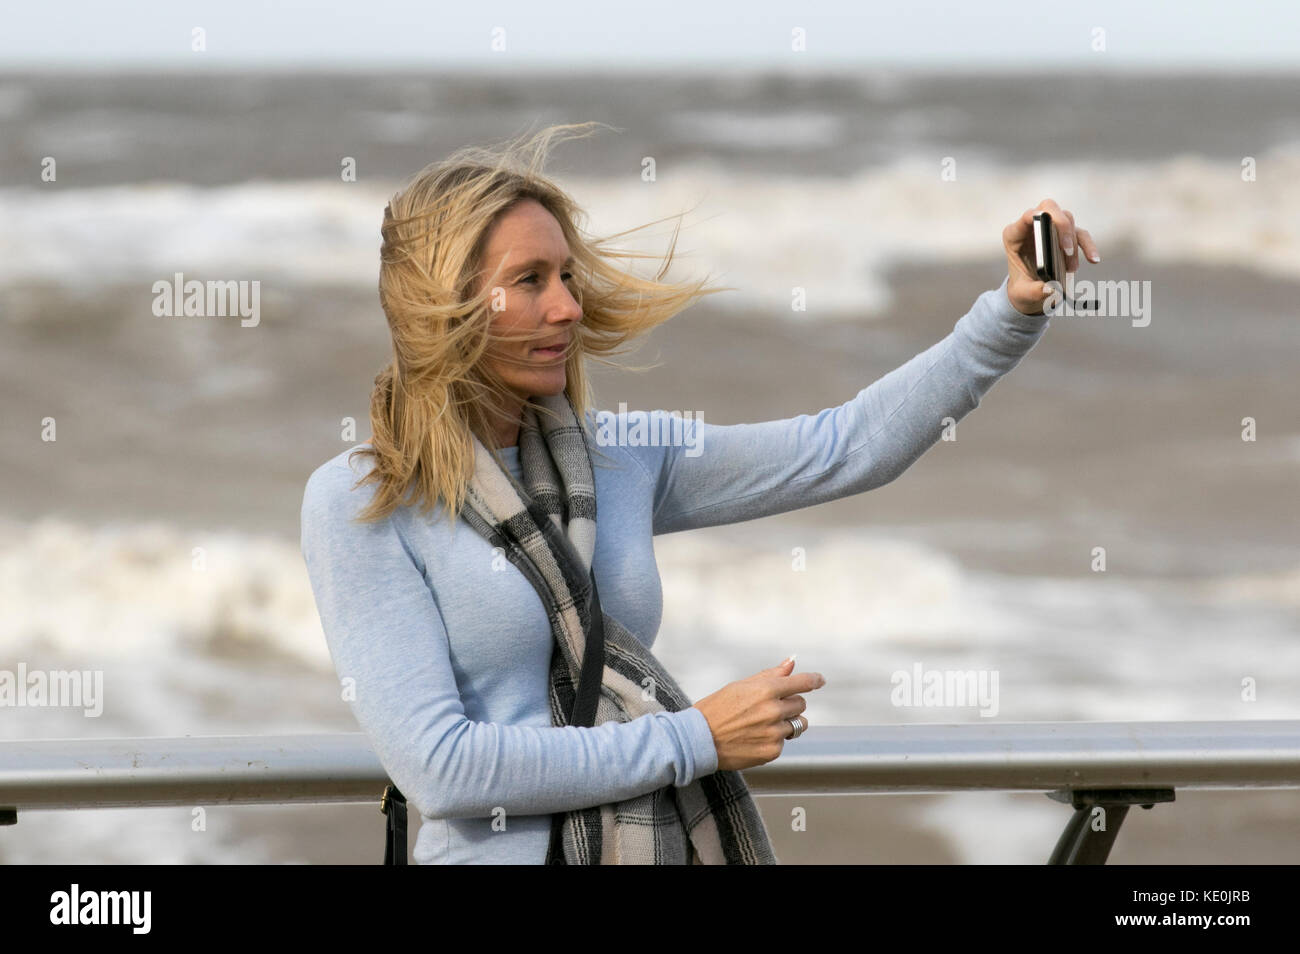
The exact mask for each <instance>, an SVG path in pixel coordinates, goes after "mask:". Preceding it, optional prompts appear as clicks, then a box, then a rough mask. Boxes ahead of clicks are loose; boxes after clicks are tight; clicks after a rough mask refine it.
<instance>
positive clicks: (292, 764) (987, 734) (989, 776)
mask: <svg viewBox="0 0 1300 954" xmlns="http://www.w3.org/2000/svg"><path fill="white" fill-rule="evenodd" d="M744 776H745V780H746V782H747V783H748V784H749V787H750V790H751V791H752V792H753V793H754V794H755V795H756V796H764V795H796V794H815V795H830V794H868V793H889V792H892V793H944V792H963V791H967V792H968V791H1025V792H1029V791H1038V792H1045V793H1047V794H1048V795H1049V796H1051V797H1053V798H1056V799H1057V800H1058V801H1064V802H1068V803H1070V804H1071V805H1072V806H1073V807H1074V809H1075V811H1074V814H1073V816H1072V817H1071V819H1070V822H1069V824H1068V825H1067V826H1066V829H1065V831H1064V832H1063V833H1062V835H1061V839H1060V840H1059V841H1058V843H1057V846H1056V849H1055V850H1054V851H1053V853H1052V856H1051V859H1050V861H1049V863H1054V864H1089V863H1104V862H1105V860H1106V858H1107V856H1108V854H1109V851H1110V847H1111V845H1112V844H1113V842H1114V839H1115V836H1116V834H1118V831H1119V828H1120V825H1121V823H1122V822H1123V819H1124V815H1125V813H1126V812H1127V810H1128V807H1129V806H1130V805H1134V804H1141V805H1144V806H1146V807H1150V806H1151V805H1154V804H1156V803H1158V802H1166V801H1173V800H1174V791H1175V790H1176V789H1180V788H1182V789H1239V788H1250V789H1255V788H1300V721H1241V722H1132V723H1111V722H1028V723H1014V724H1012V723H1007V724H989V725H983V724H978V723H975V724H962V725H950V724H944V725H935V724H913V725H888V726H814V727H812V728H810V729H809V730H808V731H807V732H806V733H805V734H804V735H803V736H801V737H800V738H799V740H798V741H796V742H790V743H788V744H787V745H786V747H785V751H784V753H783V754H782V756H781V757H780V758H779V759H777V760H776V761H775V762H769V763H768V764H766V765H762V766H758V767H756V768H752V769H746V770H745V772H744ZM388 781H389V780H388V776H387V774H386V773H385V771H384V768H383V766H382V765H380V763H379V759H378V758H377V757H376V756H375V754H374V752H373V751H372V750H371V748H370V745H369V743H368V741H367V740H366V737H365V736H364V735H363V734H362V733H360V732H355V733H339V734H328V735H286V736H197V737H189V736H187V737H184V738H142V739H57V740H32V741H4V742H0V824H14V823H15V822H16V821H17V815H18V813H20V812H23V811H32V810H40V811H47V810H51V809H85V808H127V807H134V808H153V807H167V806H192V805H217V804H223V805H236V804H253V803H277V804H310V803H328V802H367V801H374V802H376V803H378V800H379V796H380V793H381V792H382V791H383V790H384V787H385V786H386V785H387V784H388ZM1099 810H1100V811H1101V812H1104V813H1105V818H1106V824H1105V825H1104V826H1103V827H1102V829H1101V830H1097V828H1098V826H1097V825H1096V824H1095V823H1094V824H1090V823H1089V822H1090V820H1091V819H1092V818H1094V817H1095V816H1096V815H1097V812H1098V811H1099Z"/></svg>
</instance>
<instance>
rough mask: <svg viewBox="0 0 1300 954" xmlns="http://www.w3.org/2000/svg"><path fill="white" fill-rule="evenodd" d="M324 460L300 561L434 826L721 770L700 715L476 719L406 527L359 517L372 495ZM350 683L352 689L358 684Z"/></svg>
mask: <svg viewBox="0 0 1300 954" xmlns="http://www.w3.org/2000/svg"><path fill="white" fill-rule="evenodd" d="M355 477H356V475H355V474H353V473H351V472H350V471H349V470H348V469H347V468H346V467H340V466H332V467H331V466H330V465H326V466H323V467H321V468H319V469H318V470H317V471H316V472H315V473H313V474H312V476H311V478H310V480H308V482H307V487H306V491H305V493H304V497H303V506H302V553H303V557H304V559H305V561H306V564H307V571H308V575H309V577H310V580H311V586H312V591H313V593H314V595H315V599H316V606H317V609H318V611H319V613H320V618H321V624H322V627H323V629H324V633H325V638H326V641H327V643H328V645H329V651H330V655H331V657H332V659H333V661H334V664H335V668H336V669H337V671H338V675H339V678H340V680H341V682H342V683H343V684H344V685H345V686H348V685H350V686H352V687H353V688H354V691H355V699H351V700H349V701H350V705H351V707H352V711H353V713H354V715H355V717H356V720H357V722H358V723H359V725H360V726H361V729H362V731H363V732H364V733H365V734H366V736H367V737H368V738H369V740H370V742H371V745H372V746H373V747H374V750H375V754H376V755H377V756H378V758H379V760H380V762H381V764H382V765H383V766H384V768H385V770H386V771H387V772H388V774H389V777H390V778H391V779H392V781H393V782H394V783H395V784H396V785H397V786H398V788H400V789H401V790H402V792H403V794H405V795H406V797H407V799H408V800H409V801H410V802H411V803H412V804H413V805H415V806H416V807H417V808H418V809H419V810H420V812H421V813H422V814H424V815H426V816H429V817H433V818H457V817H479V816H489V815H491V814H492V812H493V810H494V809H504V810H505V811H506V812H507V813H508V814H523V815H533V814H544V813H552V812H560V811H569V810H573V809H578V808H584V807H589V806H593V805H599V804H605V803H608V802H616V801H621V800H623V799H626V798H630V797H633V796H636V795H639V794H643V793H645V792H648V791H651V790H653V789H655V788H659V787H662V786H664V785H669V784H672V785H677V786H682V785H686V784H689V783H690V782H692V781H694V780H695V779H696V778H698V777H700V776H702V775H707V774H710V773H712V772H713V771H715V770H716V769H717V751H716V749H715V747H714V743H713V737H712V733H711V732H710V730H709V725H708V721H707V720H706V719H705V718H704V714H703V713H702V712H700V710H698V709H695V708H694V707H689V708H687V709H684V710H682V711H681V712H673V713H668V712H659V713H653V714H650V715H646V716H642V717H640V718H637V719H634V720H632V721H630V722H625V723H617V722H611V723H605V724H603V725H600V726H595V727H577V726H565V727H554V726H550V727H537V726H525V725H500V724H496V723H491V722H477V721H473V720H471V719H469V718H467V717H466V714H465V708H464V705H463V702H462V699H461V696H460V694H459V692H458V689H457V685H456V679H455V674H454V672H453V669H452V666H451V662H450V654H449V648H448V639H447V630H446V628H445V626H444V623H443V619H442V616H441V614H440V612H439V610H438V606H437V602H436V600H435V599H434V593H433V591H432V590H431V589H430V588H429V585H428V583H427V582H426V580H425V575H424V570H423V567H422V566H421V565H420V563H419V561H418V557H417V556H416V555H415V554H413V553H412V552H411V550H410V548H409V547H408V546H407V544H406V540H405V538H404V536H403V534H402V533H401V532H400V530H399V528H398V526H397V525H396V524H395V522H394V520H393V519H392V518H391V517H390V518H389V519H387V520H384V521H382V522H379V523H371V524H362V523H358V522H355V521H353V520H352V518H353V516H354V515H355V513H357V512H358V511H359V510H360V507H361V505H362V504H363V502H364V500H365V499H366V498H368V496H369V495H370V494H371V493H372V492H373V490H372V488H370V487H362V488H358V489H357V490H356V491H353V492H349V487H350V485H351V483H352V482H353V480H354V479H355ZM349 680H350V682H349Z"/></svg>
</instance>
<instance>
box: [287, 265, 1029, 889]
mask: <svg viewBox="0 0 1300 954" xmlns="http://www.w3.org/2000/svg"><path fill="white" fill-rule="evenodd" d="M1047 322H1048V319H1047V317H1045V316H1042V315H1038V316H1026V315H1022V314H1020V313H1019V312H1018V311H1016V310H1015V309H1014V308H1013V307H1012V306H1011V303H1010V302H1009V301H1008V300H1007V296H1006V281H1005V280H1004V281H1003V283H1002V286H1001V287H1000V288H998V289H996V290H993V291H988V292H985V293H983V294H982V295H980V296H979V298H978V299H977V300H976V302H975V305H974V307H973V308H972V309H971V311H970V312H969V313H968V314H966V315H965V316H964V317H962V318H961V319H960V320H959V321H958V322H957V323H956V326H955V327H954V329H953V331H952V332H951V333H950V334H949V335H948V336H947V337H945V338H944V339H943V340H942V341H940V342H938V343H937V344H935V345H933V346H932V347H930V348H928V349H927V350H925V351H923V352H922V353H921V354H919V355H917V356H916V357H914V358H912V359H911V360H910V361H908V362H907V363H905V364H903V365H902V366H901V367H899V368H897V369H895V370H894V371H891V372H890V373H889V374H886V375H885V376H884V377H882V378H881V379H880V380H878V381H876V382H875V383H874V384H872V385H871V386H870V387H867V388H866V389H865V390H863V391H861V392H860V393H859V394H858V395H857V396H856V397H854V398H853V399H852V400H850V401H848V402H847V403H845V404H842V405H840V406H839V407H834V408H828V409H826V410H824V411H821V412H820V413H818V414H816V415H800V416H798V417H793V418H789V419H787V420H780V421H766V422H763V423H759V424H736V425H729V426H722V425H717V424H709V423H707V422H703V421H698V420H692V419H691V418H689V417H687V418H684V419H683V422H682V423H684V424H685V426H686V427H687V429H688V430H687V435H688V437H687V439H686V440H684V441H683V442H682V443H681V445H679V446H600V447H598V448H597V450H598V451H599V452H600V453H593V455H592V458H593V465H594V469H595V478H596V500H597V526H598V534H597V542H596V550H595V556H594V563H593V566H594V569H595V574H596V578H597V583H598V585H599V587H600V596H601V602H602V604H603V606H604V608H605V611H606V612H607V613H609V614H611V615H612V616H613V617H614V618H616V619H618V620H619V621H621V622H622V623H623V625H624V626H626V627H627V628H628V629H629V630H630V631H631V632H632V633H634V634H635V635H636V636H638V637H639V638H641V639H642V640H643V641H644V642H645V643H646V645H653V643H654V641H655V637H656V636H657V635H658V632H659V623H660V619H661V617H662V611H663V591H662V588H661V583H660V579H659V571H658V568H657V566H656V564H655V555H654V546H653V542H652V536H653V535H654V534H661V533H673V532H676V531H680V530H691V529H695V528H698V527H711V526H717V525H719V524H726V523H737V522H739V521H743V520H752V519H755V518H757V517H765V516H769V515H771V514H778V513H784V512H786V511H789V510H795V509H798V508H801V507H810V506H813V505H814V504H819V503H823V502H825V501H829V500H834V499H836V498H839V497H846V496H849V495H851V494H858V493H862V492H863V491H865V490H871V489H873V488H875V487H880V486H882V485H884V484H886V483H888V482H889V481H891V480H893V479H894V478H895V477H897V476H898V475H899V474H901V473H902V472H903V471H904V470H906V469H907V468H908V467H909V466H910V465H911V464H912V463H913V462H914V461H915V460H916V459H917V458H918V457H920V456H921V454H923V453H924V452H925V451H926V450H927V449H928V448H929V447H930V446H931V445H933V444H934V443H935V442H936V441H937V440H938V439H939V437H940V435H941V434H942V431H943V426H944V425H943V420H944V418H947V417H952V418H954V419H960V418H962V417H963V416H964V415H965V414H967V413H968V412H969V411H971V410H972V409H973V408H975V407H976V406H978V404H979V402H980V398H981V397H982V396H983V394H984V393H985V392H986V391H988V389H989V388H990V387H992V386H993V384H994V383H995V382H996V381H997V379H998V378H999V377H1000V376H1001V375H1003V374H1005V373H1006V372H1008V371H1010V370H1011V369H1012V368H1013V367H1015V366H1016V364H1017V363H1018V362H1019V360H1020V358H1021V357H1022V356H1023V355H1024V354H1025V353H1026V352H1028V351H1029V349H1030V348H1032V347H1033V345H1034V344H1035V342H1037V340H1038V339H1039V337H1040V336H1041V335H1042V333H1043V332H1044V330H1045V329H1046V327H1047ZM602 413H604V412H602ZM665 415H666V412H663V411H654V412H651V416H652V417H653V418H654V419H655V420H656V423H659V422H660V419H662V418H663V417H664V416H665ZM592 422H593V418H592V417H591V416H590V415H589V416H588V424H589V426H591V425H592ZM665 433H666V432H665ZM692 447H698V448H700V451H701V452H699V453H695V452H693V451H691V452H690V453H688V451H690V448H692ZM352 450H353V448H349V449H348V450H347V451H344V452H343V453H341V454H339V455H338V456H336V457H334V458H333V459H331V460H329V461H327V462H326V463H324V464H322V465H321V466H320V467H319V468H317V470H316V471H315V472H314V473H312V475H311V477H310V479H309V480H308V481H307V487H306V492H305V494H304V496H303V504H302V552H303V557H304V558H305V560H306V564H307V571H308V574H309V576H310V578H311V585H312V590H313V592H314V594H315V598H316V606H317V609H318V610H319V612H320V618H321V624H322V627H323V629H324V633H325V639H326V641H327V643H328V645H329V651H330V655H331V657H332V658H333V661H334V664H335V667H336V669H337V671H338V675H339V678H340V680H341V681H342V685H343V687H344V691H345V693H348V694H347V695H345V698H348V699H349V702H350V705H351V707H352V711H353V713H354V714H355V716H356V719H357V722H358V723H359V724H360V726H361V729H362V730H363V731H364V732H365V733H366V736H367V737H368V738H369V740H370V742H371V744H372V745H373V747H374V749H375V753H376V755H377V756H378V757H379V760H380V762H381V763H382V764H383V766H384V768H385V769H386V770H387V772H388V774H389V776H390V778H391V779H392V780H393V782H395V783H396V784H397V786H398V787H399V788H400V789H401V790H402V792H403V793H404V794H405V795H406V797H407V800H408V802H409V804H410V805H411V807H412V808H413V809H416V810H418V811H419V813H420V815H421V816H422V825H421V828H420V833H419V836H418V839H417V846H416V850H415V853H414V858H415V861H416V862H417V863H419V864H454V863H524V864H541V863H543V861H544V860H545V857H546V851H547V844H548V837H549V833H550V819H549V813H552V812H563V811H568V810H571V809H577V808H583V807H587V806H592V805H599V804H603V803H606V802H616V801H621V800H623V799H626V798H629V797H632V796H634V795H639V794H641V793H644V792H647V791H650V790H651V789H654V788H658V787H662V786H664V785H669V784H671V785H677V786H682V785H686V784H689V783H690V782H691V781H693V780H695V779H697V778H699V777H701V776H703V775H707V774H709V773H712V772H714V771H716V770H717V765H718V757H717V751H716V749H715V748H714V744H713V737H712V735H711V733H710V731H709V725H708V722H707V721H706V720H705V718H704V715H703V713H701V712H700V710H699V709H696V708H694V707H693V706H692V707H689V708H687V709H685V710H683V711H681V712H674V713H656V714H653V715H650V716H643V717H641V718H639V719H635V720H633V721H631V722H627V723H606V724H604V725H600V726H596V727H594V728H580V727H575V726H565V727H561V728H556V727H553V726H552V725H551V718H550V710H549V706H548V703H547V674H548V667H549V663H550V658H551V649H552V643H553V640H552V636H551V629H550V626H549V624H548V623H547V618H546V612H545V610H544V608H543V606H542V603H541V601H540V599H539V598H538V596H537V593H536V592H535V591H534V590H533V588H532V586H531V585H530V584H529V583H528V581H527V580H526V579H525V578H524V577H523V576H522V575H521V574H520V573H519V572H518V571H517V570H516V569H515V568H514V566H513V565H512V564H510V563H509V562H508V561H506V560H504V559H503V558H498V559H494V555H493V552H492V550H491V548H490V547H489V546H488V544H487V542H486V541H485V540H484V539H483V538H482V537H480V536H479V535H478V534H477V533H475V532H474V531H473V530H472V529H471V528H470V527H469V526H468V525H467V524H466V523H465V522H464V521H463V520H457V521H456V522H455V524H454V526H453V528H452V529H451V531H450V532H449V530H448V527H447V522H446V518H445V514H444V511H443V510H442V508H441V506H439V508H438V509H437V510H436V511H435V512H434V513H433V514H432V515H431V516H430V517H428V518H421V517H420V516H419V511H418V508H411V507H406V508H402V509H400V510H398V511H397V512H396V513H394V514H393V515H392V516H391V517H389V518H388V519H386V520H384V521H382V522H380V523H378V524H370V525H363V524H357V523H353V522H352V518H353V516H354V515H355V514H356V513H357V512H358V511H359V510H360V509H361V507H362V506H363V505H364V504H365V503H366V502H367V501H368V500H369V499H370V495H371V494H372V493H373V487H372V486H366V487H362V488H358V489H356V490H352V489H351V488H352V485H353V484H354V483H355V481H356V479H357V478H358V477H359V476H361V475H362V474H363V473H364V472H365V469H366V468H367V467H368V466H369V463H368V460H361V459H358V460H357V461H356V462H355V463H353V464H351V465H349V462H348V459H347V457H348V454H349V453H350V452H351V451H352ZM602 454H603V455H604V456H603V457H602V456H601V455H602ZM503 456H504V457H505V459H506V461H507V464H508V465H509V466H510V468H511V469H512V471H513V472H514V474H515V476H516V477H518V476H519V464H518V449H517V448H513V447H512V448H506V449H505V450H504V452H503ZM735 675H736V678H738V679H739V678H744V677H745V676H747V675H750V674H749V673H739V672H738V673H736V674H735ZM718 688H721V686H719V687H718ZM378 830H379V829H378V828H376V831H378ZM376 837H378V836H376Z"/></svg>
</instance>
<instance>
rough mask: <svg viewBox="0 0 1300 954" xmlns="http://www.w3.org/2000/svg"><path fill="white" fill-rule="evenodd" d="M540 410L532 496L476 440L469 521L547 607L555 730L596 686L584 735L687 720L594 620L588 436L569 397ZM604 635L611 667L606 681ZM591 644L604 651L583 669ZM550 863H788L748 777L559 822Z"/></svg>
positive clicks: (627, 645) (643, 658)
mask: <svg viewBox="0 0 1300 954" xmlns="http://www.w3.org/2000/svg"><path fill="white" fill-rule="evenodd" d="M534 400H535V401H536V402H537V403H538V404H540V405H542V406H543V407H545V408H547V409H548V410H551V411H553V412H555V414H556V415H558V418H559V420H558V422H557V421H556V420H553V419H552V418H551V416H550V415H545V414H544V415H540V416H539V415H538V414H537V412H536V411H535V410H534V409H533V408H531V407H528V408H526V409H525V413H524V417H523V420H522V421H521V427H520V433H519V460H520V466H521V470H522V478H523V485H524V486H523V487H520V485H519V484H518V483H517V482H516V481H515V480H514V478H513V477H512V476H511V475H509V474H507V473H505V471H504V470H502V468H501V467H500V466H499V465H498V464H497V462H496V460H495V459H494V458H493V457H492V455H491V453H490V452H489V451H488V450H487V449H486V448H485V447H484V446H483V444H482V442H481V441H479V440H478V439H477V438H474V444H475V473H474V477H473V479H472V481H471V482H470V486H469V490H468V495H467V499H466V506H465V507H464V508H463V510H462V515H463V516H464V518H465V520H466V522H468V523H469V524H470V526H472V527H473V528H474V529H475V530H476V531H478V532H479V533H480V534H482V535H483V537H484V538H485V539H486V540H487V541H488V542H489V543H490V544H491V545H492V546H493V547H501V548H502V549H503V550H504V552H505V554H506V557H507V559H509V560H510V562H511V563H512V564H514V565H515V566H516V567H517V568H518V569H519V571H520V572H521V573H523V574H524V576H525V577H526V578H527V579H528V581H529V582H530V583H532V584H533V587H534V588H535V589H536V590H537V593H538V595H539V596H540V597H541V599H542V604H543V605H544V606H545V607H546V610H547V614H548V616H549V618H550V623H551V632H552V633H553V634H554V636H555V647H556V648H555V651H554V652H553V653H552V654H551V668H550V706H551V721H552V723H553V724H554V725H556V726H563V725H569V724H571V723H570V721H569V719H570V713H572V712H574V707H575V700H577V699H578V696H579V695H580V694H581V695H584V696H587V698H588V699H589V700H593V698H594V697H595V689H596V687H597V686H598V688H599V693H598V698H594V718H593V717H591V716H588V718H593V721H586V720H584V719H583V718H582V717H579V719H578V724H585V725H600V724H601V723H604V722H609V721H611V720H615V719H616V720H618V721H620V722H628V721H631V720H632V719H635V718H637V717H638V716H642V715H645V714H647V713H650V712H662V711H668V712H679V711H681V710H682V709H685V708H686V707H687V706H689V705H690V704H691V701H690V699H689V698H687V696H686V694H685V693H684V692H682V690H681V688H680V687H679V686H678V685H677V682H676V681H675V680H674V679H673V677H672V676H670V675H669V674H668V671H667V670H665V669H664V668H663V666H662V665H660V663H659V661H658V660H657V659H655V657H654V655H653V654H652V653H651V652H650V650H649V648H647V647H646V646H645V645H644V644H643V643H642V642H641V641H640V640H639V639H637V638H636V637H635V636H634V635H632V634H631V633H629V632H628V631H627V630H626V629H625V628H624V627H623V626H621V625H620V624H619V622H618V620H616V619H614V618H613V617H611V616H610V615H609V614H608V613H605V612H604V611H603V610H601V611H600V612H599V614H593V613H592V610H593V609H595V608H598V607H599V606H600V597H599V594H598V593H597V591H596V580H595V574H594V573H592V570H591V560H592V554H593V552H594V551H595V547H596V487H595V479H594V477H593V475H592V467H591V457H590V454H589V451H588V446H587V435H586V433H585V431H584V429H583V428H582V427H580V426H579V424H578V421H577V416H576V414H575V413H574V410H573V406H572V405H571V404H570V403H569V399H568V396H567V395H565V394H559V395H554V396H543V397H540V398H534ZM521 491H522V493H523V498H526V499H528V503H527V504H525V503H524V499H521ZM593 616H595V618H594V619H593ZM593 625H594V626H595V627H597V629H593V628H592V627H593ZM602 626H603V631H604V639H603V649H604V652H603V667H602V669H601V670H597V669H596V668H595V667H596V665H598V664H599V663H600V662H601V660H600V659H598V658H597V655H598V654H599V650H600V649H601V639H600V638H599V635H600V634H599V628H600V627H602ZM589 637H590V638H591V643H592V646H593V647H595V649H596V652H595V653H593V657H592V659H589V660H586V662H587V669H586V670H584V668H583V663H584V658H585V655H586V654H585V648H586V646H587V643H588V639H589ZM597 673H599V674H600V676H601V678H600V680H599V683H598V684H597V683H596V681H595V677H596V675H597ZM580 675H581V677H582V680H581V682H580V680H579V676H580ZM584 686H585V687H586V688H585V689H583V688H581V687H584ZM643 687H649V690H648V691H645V690H643ZM646 696H649V698H646ZM590 707H591V706H590V705H589V706H588V708H590ZM547 863H549V864H576V865H596V864H607V865H608V864H623V865H628V864H656V865H666V864H667V865H671V864H712V865H720V864H749V865H755V864H777V863H778V862H777V858H776V855H775V854H774V853H773V851H772V846H771V843H770V842H769V840H768V835H767V830H766V829H765V828H764V826H763V820H762V818H761V817H760V815H759V813H758V808H757V806H755V804H754V800H753V798H752V797H751V796H750V794H749V788H748V787H747V786H746V784H745V781H744V779H743V778H742V777H741V775H740V773H739V772H736V771H717V772H714V773H713V774H711V775H706V776H703V777H702V778H698V779H696V780H695V781H693V782H692V783H691V784H689V785H686V786H683V787H681V788H678V787H676V786H674V785H667V786H664V787H663V788H661V789H658V790H657V791H652V792H647V793H645V794H643V795H639V796H637V797H635V798H629V799H627V800H625V801H622V802H618V803H616V804H609V805H595V806H591V807H588V808H582V809H576V810H573V811H568V812H563V813H559V814H556V815H554V816H553V817H552V841H551V850H550V852H549V853H548V857H547Z"/></svg>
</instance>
